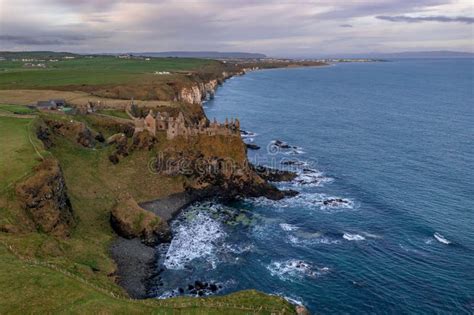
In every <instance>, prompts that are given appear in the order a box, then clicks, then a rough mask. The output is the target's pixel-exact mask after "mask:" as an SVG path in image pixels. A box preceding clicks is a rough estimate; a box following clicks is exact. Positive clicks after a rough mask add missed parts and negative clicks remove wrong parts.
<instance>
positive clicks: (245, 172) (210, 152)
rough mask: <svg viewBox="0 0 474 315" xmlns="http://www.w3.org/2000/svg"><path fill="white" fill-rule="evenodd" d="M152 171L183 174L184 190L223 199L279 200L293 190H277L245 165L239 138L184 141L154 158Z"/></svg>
mask: <svg viewBox="0 0 474 315" xmlns="http://www.w3.org/2000/svg"><path fill="white" fill-rule="evenodd" d="M156 161H157V163H156V165H150V166H151V167H153V171H154V172H156V173H162V174H163V175H168V176H177V175H183V176H185V177H186V178H187V187H186V188H187V189H188V190H189V191H193V192H194V193H195V192H196V191H199V192H200V195H201V197H202V198H205V197H206V195H209V196H219V197H221V198H224V199H232V198H235V197H238V196H241V197H261V196H264V197H267V198H269V199H274V200H277V199H282V198H284V197H286V196H293V195H295V194H296V192H294V191H280V190H279V189H278V188H276V187H275V186H274V185H272V184H270V183H268V182H267V181H266V180H265V179H264V178H262V177H261V176H259V174H258V173H257V172H256V171H255V169H254V168H253V167H251V166H249V164H248V160H247V155H246V151H245V144H244V143H243V141H242V140H241V139H240V138H239V137H228V136H227V137H226V136H214V137H213V136H199V137H196V138H195V139H194V142H191V141H189V140H188V141H186V142H183V143H182V144H181V145H180V143H179V142H175V143H174V147H173V148H172V149H171V148H170V149H169V150H168V151H167V152H162V154H161V155H160V156H159V157H158V158H157V160H156Z"/></svg>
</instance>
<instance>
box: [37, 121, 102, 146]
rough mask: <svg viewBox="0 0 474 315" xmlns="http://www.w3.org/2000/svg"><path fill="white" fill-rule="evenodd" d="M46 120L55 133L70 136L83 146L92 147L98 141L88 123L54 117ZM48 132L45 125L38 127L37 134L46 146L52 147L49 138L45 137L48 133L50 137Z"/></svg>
mask: <svg viewBox="0 0 474 315" xmlns="http://www.w3.org/2000/svg"><path fill="white" fill-rule="evenodd" d="M44 122H45V124H46V125H47V126H48V128H49V129H50V130H51V131H52V133H53V134H56V135H59V136H62V137H66V138H69V139H70V140H73V141H75V142H76V143H78V144H80V145H82V146H83V147H86V148H92V147H94V145H95V143H96V139H95V136H96V135H95V134H93V133H92V131H91V130H90V129H89V128H87V126H86V124H84V123H82V122H77V121H67V120H53V119H44ZM41 128H43V129H41ZM47 132H48V131H46V130H45V129H44V127H40V129H38V132H37V135H38V137H39V138H40V139H41V140H42V141H43V143H44V144H45V146H46V147H50V146H51V145H49V144H48V140H46V137H45V136H46V135H48V138H49V134H47ZM49 141H51V140H49Z"/></svg>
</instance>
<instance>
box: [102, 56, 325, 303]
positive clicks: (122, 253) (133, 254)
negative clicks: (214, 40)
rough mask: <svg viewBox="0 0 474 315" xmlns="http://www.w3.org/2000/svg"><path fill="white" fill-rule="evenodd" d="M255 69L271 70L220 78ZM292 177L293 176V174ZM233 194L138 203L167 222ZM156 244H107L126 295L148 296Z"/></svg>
mask: <svg viewBox="0 0 474 315" xmlns="http://www.w3.org/2000/svg"><path fill="white" fill-rule="evenodd" d="M319 66H322V65H315V66H311V67H319ZM300 67H307V66H300ZM286 68H294V67H284V69H286ZM280 69H281V68H280ZM257 70H258V71H262V70H271V69H252V70H243V71H241V72H236V73H234V74H231V75H229V76H227V77H226V78H225V79H224V80H223V81H222V83H225V81H226V80H228V79H230V78H232V77H234V76H241V75H244V74H246V73H247V72H248V71H257ZM219 86H220V84H219V85H216V86H215V87H214V92H215V90H217V88H218V87H219ZM199 106H201V108H202V106H203V103H202V102H201V103H200V105H199ZM250 169H252V170H253V171H256V172H257V174H258V175H259V176H260V177H261V178H263V179H264V180H265V181H268V180H271V181H274V182H278V181H285V180H286V179H287V178H288V172H287V173H279V172H275V170H273V171H272V170H270V169H268V168H265V167H263V171H262V167H261V168H260V170H259V171H258V170H257V168H256V167H255V166H253V165H250ZM293 175H294V174H293ZM291 177H292V178H294V176H291ZM270 186H271V185H270ZM271 187H273V186H271ZM265 189H268V188H263V190H265ZM276 191H277V192H278V193H280V194H275V191H272V190H271V189H270V190H269V191H268V192H269V195H277V196H278V197H277V198H284V197H286V196H293V195H294V193H295V192H294V191H291V190H289V191H279V190H278V189H276ZM254 193H255V192H254V191H252V190H250V191H249V195H252V194H254ZM232 197H233V196H232V192H231V193H228V192H227V191H226V190H225V189H224V188H221V187H218V186H211V187H209V188H206V189H202V190H199V189H190V190H187V191H183V192H179V193H174V194H171V195H169V196H166V197H164V198H160V199H156V200H151V201H146V202H142V203H140V204H139V206H140V207H142V208H143V209H145V210H147V211H150V212H152V213H154V214H156V215H158V216H159V217H161V218H162V219H163V220H164V221H166V222H167V223H168V224H169V223H170V222H171V221H172V220H173V219H174V218H176V216H178V215H179V214H180V213H181V211H182V210H183V209H185V208H186V207H188V206H189V205H191V204H192V203H194V202H197V201H204V200H207V199H210V198H220V199H223V200H226V199H231V198H232ZM170 241H171V240H170ZM155 247H156V246H153V247H151V246H147V245H145V244H143V243H142V241H141V240H140V239H139V238H133V239H126V238H124V237H121V236H117V238H116V239H115V240H113V241H112V243H111V245H110V246H109V253H110V256H111V257H112V259H113V260H114V261H115V263H116V265H117V270H116V274H117V275H118V278H117V283H118V284H119V285H120V286H121V287H122V288H124V289H125V291H126V292H127V293H128V294H129V296H130V297H131V298H134V299H145V298H148V297H149V296H148V289H149V288H148V285H149V281H150V279H152V278H153V277H154V276H156V274H157V271H156V270H155V268H156V262H157V260H158V259H159V258H158V257H157V254H156V253H155Z"/></svg>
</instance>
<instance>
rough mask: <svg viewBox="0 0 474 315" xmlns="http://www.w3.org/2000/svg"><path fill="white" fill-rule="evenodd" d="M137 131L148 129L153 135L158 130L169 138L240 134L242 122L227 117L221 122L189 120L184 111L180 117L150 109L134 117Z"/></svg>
mask: <svg viewBox="0 0 474 315" xmlns="http://www.w3.org/2000/svg"><path fill="white" fill-rule="evenodd" d="M134 123H135V132H140V131H143V130H147V131H148V132H150V133H151V134H152V135H153V136H155V135H156V133H157V132H158V131H164V132H166V138H167V139H170V140H171V139H174V138H176V137H178V136H183V137H185V138H188V137H191V136H196V135H208V136H215V135H239V136H240V122H239V120H238V119H235V120H234V119H231V120H230V121H229V120H228V119H227V118H226V120H225V123H223V124H220V123H218V122H217V121H216V119H214V121H213V122H209V121H208V120H207V119H206V118H203V119H201V120H200V121H199V122H198V123H190V122H187V121H186V119H185V118H184V115H183V113H182V112H179V114H178V117H171V116H170V115H169V114H168V113H166V112H163V113H160V112H158V113H157V114H156V115H154V114H153V111H152V110H150V112H149V113H148V115H147V116H146V117H145V118H134Z"/></svg>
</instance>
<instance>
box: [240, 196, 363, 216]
mask: <svg viewBox="0 0 474 315" xmlns="http://www.w3.org/2000/svg"><path fill="white" fill-rule="evenodd" d="M246 200H247V201H248V202H250V203H251V204H252V205H255V206H264V207H273V208H294V207H296V208H306V209H311V210H315V209H317V210H324V211H326V212H339V211H343V210H345V209H356V208H357V207H356V204H355V202H354V201H353V200H352V199H348V198H341V197H334V196H328V195H326V194H320V193H302V194H299V195H296V196H294V197H291V198H285V199H282V200H270V199H267V198H265V197H258V198H249V199H246Z"/></svg>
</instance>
